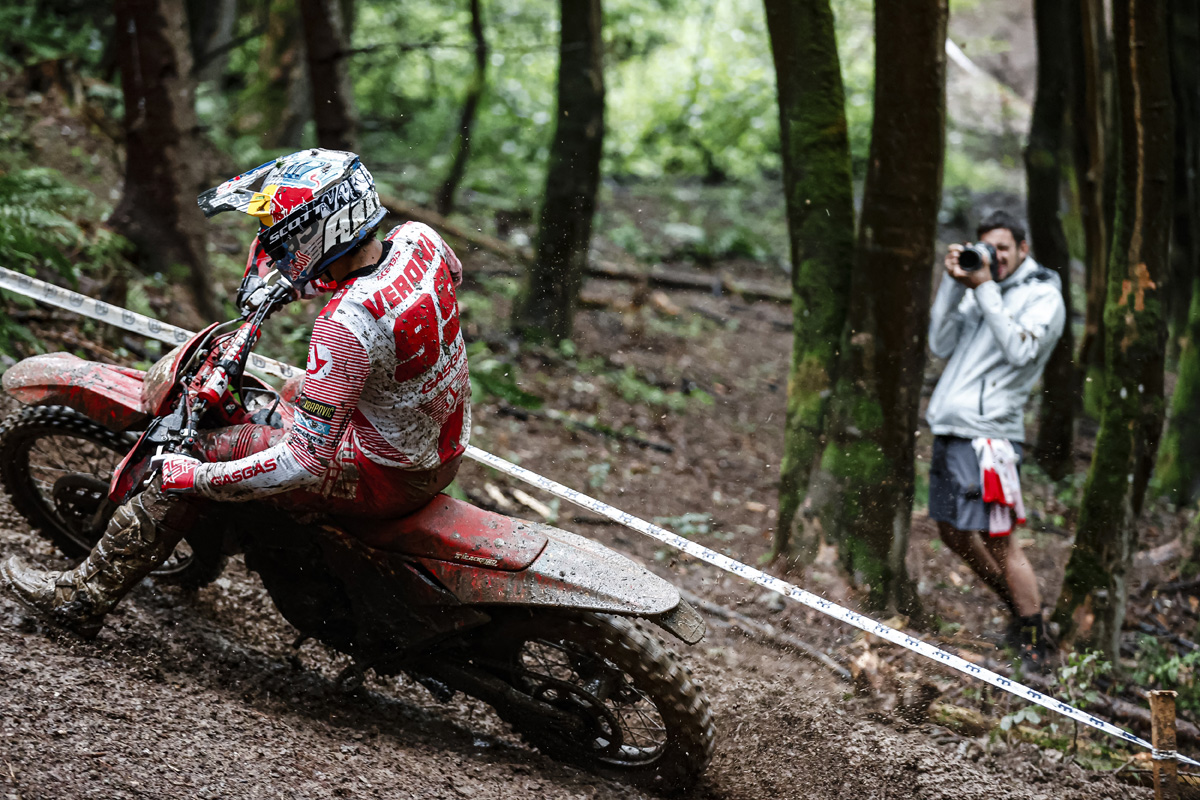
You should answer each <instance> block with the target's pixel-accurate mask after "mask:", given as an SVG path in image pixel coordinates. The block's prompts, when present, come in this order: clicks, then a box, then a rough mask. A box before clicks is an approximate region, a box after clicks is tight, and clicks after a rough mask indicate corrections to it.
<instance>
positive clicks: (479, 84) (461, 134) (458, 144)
mask: <svg viewBox="0 0 1200 800" xmlns="http://www.w3.org/2000/svg"><path fill="white" fill-rule="evenodd" d="M471 38H472V39H474V40H475V74H474V75H473V76H472V78H471V85H470V86H469V87H467V97H466V99H465V100H464V101H463V109H462V116H461V117H460V118H459V121H458V136H457V137H456V138H455V140H454V160H453V161H451V162H450V171H449V172H448V173H446V180H445V182H444V183H443V184H442V188H441V189H440V190H439V191H438V195H437V205H436V208H437V212H438V213H439V214H443V215H446V214H449V213H450V212H451V211H453V210H454V193H455V192H456V191H458V184H459V182H461V181H462V176H463V172H465V171H466V169H467V158H469V157H470V154H471V127H472V126H473V125H474V124H475V110H476V108H478V106H479V98H480V97H481V96H482V95H483V87H484V86H485V85H486V81H487V62H488V46H487V39H485V38H484V36H483V10H482V9H481V8H480V0H471Z"/></svg>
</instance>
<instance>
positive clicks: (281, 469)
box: [196, 222, 471, 500]
mask: <svg viewBox="0 0 1200 800" xmlns="http://www.w3.org/2000/svg"><path fill="white" fill-rule="evenodd" d="M387 242H389V243H390V250H389V251H388V252H386V253H385V255H384V257H383V260H382V261H381V262H380V263H379V264H378V265H376V266H375V267H374V268H373V269H372V270H371V271H370V272H369V273H367V274H352V275H350V276H348V277H347V278H346V280H345V281H343V283H342V284H341V286H340V287H339V288H338V290H337V291H336V292H335V293H334V295H333V297H332V299H330V301H329V303H328V304H327V305H326V306H325V308H324V309H323V310H322V311H321V313H320V315H319V316H318V317H317V321H316V323H315V324H314V326H313V332H312V337H311V339H310V341H309V348H308V368H307V372H306V374H305V377H304V391H303V394H302V395H301V396H300V397H299V398H298V399H297V401H296V412H295V416H294V419H293V423H292V426H291V428H290V430H289V431H288V433H287V435H286V436H285V437H284V438H283V439H282V440H281V441H280V442H279V443H278V444H276V445H273V446H272V447H270V448H268V449H266V450H263V451H262V452H260V453H256V454H253V455H251V456H248V457H247V458H243V459H239V460H237V461H228V462H221V463H210V464H204V465H202V466H201V467H199V468H198V469H197V472H196V489H197V491H198V492H200V494H202V495H205V496H207V497H211V498H213V499H218V500H249V499H252V498H256V497H263V496H267V495H272V494H276V493H278V492H283V491H288V490H291V489H300V488H307V489H310V490H315V491H320V492H322V493H325V494H327V495H328V494H339V495H341V494H344V493H345V492H346V491H348V490H349V491H352V484H353V481H354V480H356V477H355V476H356V475H357V474H358V473H359V472H365V473H367V474H373V473H377V472H378V470H374V469H366V470H357V469H353V467H352V465H353V464H355V463H356V462H358V463H361V462H362V459H367V460H369V461H371V462H374V464H377V465H381V466H384V467H391V468H398V469H403V470H425V469H434V468H436V467H438V466H440V465H441V464H443V463H445V462H446V461H449V460H450V459H452V458H455V457H456V456H459V455H461V454H462V452H463V450H464V449H465V447H466V444H467V441H468V439H469V437H470V434H471V384H470V379H469V377H468V373H467V354H466V346H465V345H464V343H463V338H462V334H461V332H460V330H459V321H458V305H457V302H456V299H455V294H454V288H455V286H456V285H457V284H458V283H459V282H461V280H462V265H461V264H460V263H459V261H458V257H457V256H455V255H454V251H452V250H451V249H450V247H449V246H448V245H447V244H446V243H445V242H444V241H442V239H441V237H440V236H438V235H437V234H436V233H435V232H434V231H433V230H432V229H431V228H429V227H428V226H426V225H422V224H419V223H415V222H409V223H407V224H405V225H402V226H400V227H398V228H395V229H393V230H392V232H391V233H389V234H388V236H387ZM385 247H388V245H387V244H385ZM364 466H370V465H365V464H364Z"/></svg>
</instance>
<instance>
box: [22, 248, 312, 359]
mask: <svg viewBox="0 0 1200 800" xmlns="http://www.w3.org/2000/svg"><path fill="white" fill-rule="evenodd" d="M0 289H8V290H9V291H10V292H16V293H17V294H23V295H25V296H26V297H32V298H33V299H34V300H40V301H41V302H43V303H48V304H49V305H52V306H58V307H59V308H65V309H66V310H68V311H74V312H75V313H76V314H82V315H83V316H85V317H91V318H92V319H97V320H100V321H101V322H107V323H108V324H109V325H115V326H116V327H118V328H124V329H125V330H127V331H131V332H133V333H137V334H141V335H142V336H148V337H149V338H151V339H158V340H159V341H160V342H166V343H167V344H169V345H179V344H183V343H184V342H186V341H187V340H188V339H190V338H192V332H191V331H186V330H184V329H183V328H176V327H175V326H174V325H168V324H167V323H165V322H159V321H158V320H156V319H151V318H150V317H145V316H142V315H141V314H137V313H134V312H133V311H129V310H128V309H124V308H121V307H120V306H114V305H111V304H109V303H105V302H104V301H102V300H95V299H93V298H91V297H87V296H85V295H82V294H79V293H78V292H72V291H71V290H70V289H63V288H61V287H58V286H55V285H54V284H52V283H46V282H45V281H40V280H38V279H37V278H31V277H29V276H28V275H22V274H21V273H19V272H14V271H12V270H11V269H6V268H4V267H0ZM247 366H249V367H250V368H251V369H255V370H258V371H259V372H263V373H266V374H267V375H274V376H275V377H277V378H283V379H284V380H287V379H289V378H295V377H299V376H300V375H303V374H304V372H303V371H302V370H298V369H296V368H295V367H292V366H289V365H287V364H284V363H282V362H280V361H276V360H274V359H272V358H266V357H264V356H260V355H255V354H253V353H251V355H250V362H249V364H248V365H247Z"/></svg>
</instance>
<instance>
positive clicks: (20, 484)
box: [0, 406, 225, 588]
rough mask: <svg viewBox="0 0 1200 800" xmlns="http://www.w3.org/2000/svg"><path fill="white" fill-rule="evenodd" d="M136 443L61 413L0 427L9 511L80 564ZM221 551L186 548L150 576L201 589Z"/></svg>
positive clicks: (45, 410) (45, 412)
mask: <svg viewBox="0 0 1200 800" xmlns="http://www.w3.org/2000/svg"><path fill="white" fill-rule="evenodd" d="M133 444H134V439H133V438H132V437H131V436H129V435H128V434H124V433H116V432H114V431H110V430H108V429H107V428H105V427H104V426H103V425H98V424H97V423H95V422H93V421H92V420H90V419H88V418H87V417H85V416H84V415H83V414H81V413H79V412H78V411H75V410H74V409H70V408H66V407H65V406H27V407H25V408H22V409H19V410H18V411H16V412H14V413H13V414H11V415H10V416H9V417H8V418H7V419H5V420H4V422H3V423H2V424H0V485H3V487H4V490H5V491H6V492H8V495H9V497H10V498H11V499H12V504H13V507H14V508H15V509H16V510H17V511H18V512H20V514H21V516H23V517H25V519H27V520H28V521H29V524H30V525H31V526H33V528H34V530H36V531H37V532H38V533H39V534H41V535H42V536H43V537H45V538H46V539H48V540H49V541H50V542H52V543H53V544H54V546H55V547H57V548H58V549H59V550H61V551H62V553H63V555H65V556H67V557H68V558H82V557H83V556H85V555H87V554H88V553H89V552H90V551H91V549H92V547H93V546H94V545H95V544H96V542H98V541H99V540H100V537H101V536H103V535H104V530H105V528H107V527H108V520H109V519H110V518H111V517H112V515H113V512H115V511H116V510H117V506H116V504H115V503H113V502H112V501H110V500H109V499H108V486H109V482H110V481H111V480H112V475H113V471H114V470H115V469H116V467H117V465H118V464H120V462H121V459H122V458H123V457H124V455H125V453H126V452H127V451H128V450H129V448H130V447H132V446H133ZM224 566H225V556H224V554H223V553H222V552H221V551H220V547H219V546H207V547H204V546H199V545H192V544H190V543H188V542H184V543H182V544H181V545H180V546H179V547H177V548H176V549H175V552H174V553H173V554H172V555H171V557H170V558H169V559H167V561H166V562H164V563H163V565H162V566H160V567H159V568H158V569H156V570H154V572H152V573H150V574H151V575H153V576H154V577H155V578H156V579H157V580H160V581H164V582H167V583H171V584H173V585H176V586H183V587H186V588H199V587H201V586H204V585H207V584H209V583H211V582H212V581H213V580H215V579H216V578H217V576H218V575H220V574H221V570H222V569H223V568H224Z"/></svg>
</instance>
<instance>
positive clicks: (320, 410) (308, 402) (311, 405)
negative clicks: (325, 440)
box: [296, 395, 337, 421]
mask: <svg viewBox="0 0 1200 800" xmlns="http://www.w3.org/2000/svg"><path fill="white" fill-rule="evenodd" d="M296 408H298V409H300V410H301V411H303V412H304V413H305V414H308V415H309V416H310V417H317V418H318V419H323V420H326V421H328V420H331V419H333V415H334V413H336V412H337V408H335V407H334V406H331V405H329V403H322V402H321V401H320V400H313V399H312V398H311V397H306V396H304V395H300V397H299V398H297V400H296Z"/></svg>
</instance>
